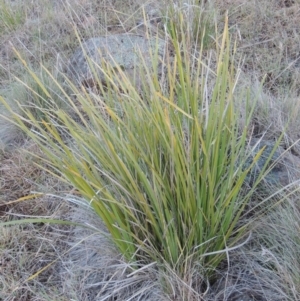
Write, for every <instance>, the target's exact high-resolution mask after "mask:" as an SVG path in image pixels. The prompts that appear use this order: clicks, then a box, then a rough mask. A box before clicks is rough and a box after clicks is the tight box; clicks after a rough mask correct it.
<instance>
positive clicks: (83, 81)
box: [67, 34, 167, 87]
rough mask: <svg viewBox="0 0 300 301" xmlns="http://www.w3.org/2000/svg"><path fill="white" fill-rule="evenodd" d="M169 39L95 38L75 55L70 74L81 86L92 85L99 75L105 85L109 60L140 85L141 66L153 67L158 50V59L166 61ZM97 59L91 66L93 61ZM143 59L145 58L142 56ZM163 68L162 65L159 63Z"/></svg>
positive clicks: (128, 36)
mask: <svg viewBox="0 0 300 301" xmlns="http://www.w3.org/2000/svg"><path fill="white" fill-rule="evenodd" d="M166 47H167V45H166V42H165V40H162V39H158V38H154V37H153V38H146V37H143V36H141V35H132V34H114V35H110V36H102V37H98V38H91V39H89V40H87V41H85V42H83V43H82V45H81V46H80V47H79V48H78V49H77V50H76V51H75V53H74V55H73V56H72V57H71V59H70V61H69V64H68V68H67V74H68V76H69V77H70V79H71V80H72V81H75V82H76V83H77V84H79V85H84V86H88V87H92V86H95V85H96V82H97V80H96V77H97V79H98V80H99V81H100V82H102V83H103V84H105V83H106V81H107V80H106V76H105V74H104V72H103V70H101V69H102V67H103V63H104V62H106V63H108V64H109V65H110V66H111V67H112V68H113V69H115V70H117V66H119V67H120V68H121V70H122V71H123V72H124V73H125V74H126V76H128V77H129V78H131V79H132V80H133V81H134V84H136V85H137V87H139V85H140V84H141V83H140V77H141V73H140V72H141V70H142V69H143V68H141V67H142V66H144V65H145V67H146V68H151V67H152V61H151V56H150V53H151V52H152V53H155V51H156V48H157V51H158V58H159V60H162V58H163V57H164V54H165V52H166ZM87 57H89V58H90V61H91V62H93V68H95V69H94V70H93V68H91V66H90V63H89V60H88V59H87ZM141 58H142V59H141ZM158 67H160V66H158Z"/></svg>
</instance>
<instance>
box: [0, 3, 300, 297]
mask: <svg viewBox="0 0 300 301" xmlns="http://www.w3.org/2000/svg"><path fill="white" fill-rule="evenodd" d="M140 2H141V1H138V0H131V1H130V0H126V1H123V0H100V1H96V0H93V1H85V0H74V1H70V2H69V1H64V0H53V1H46V0H37V1H34V2H33V1H29V0H28V1H27V0H25V1H22V0H16V1H7V0H0V95H2V96H3V97H4V98H5V99H7V100H8V101H9V100H11V102H12V103H13V100H18V101H20V102H21V103H26V102H27V103H30V102H34V101H35V94H34V93H28V90H26V89H24V85H22V84H21V83H20V81H18V80H16V77H17V78H19V79H20V80H21V81H23V82H25V83H26V84H27V85H29V86H30V87H32V89H33V91H34V90H35V89H36V90H37V89H38V87H36V86H35V85H34V83H32V81H31V79H30V77H29V76H28V74H25V72H24V67H23V65H22V62H20V60H18V59H17V55H16V53H15V52H14V48H16V49H17V50H18V51H19V52H20V53H21V55H22V57H23V59H24V60H26V62H27V63H28V64H29V65H30V66H31V67H32V69H33V70H35V72H36V73H37V74H39V75H40V74H41V70H40V63H41V62H42V63H43V64H44V65H45V66H46V67H47V68H49V69H50V71H51V72H52V73H53V76H57V78H59V72H58V71H63V70H64V69H65V62H66V61H67V59H68V58H69V57H70V56H71V54H72V53H73V52H74V50H75V49H76V48H77V47H78V45H79V42H78V37H77V35H79V37H80V39H81V40H85V39H87V38H89V37H95V36H100V35H104V34H111V33H123V32H128V31H130V30H135V26H136V24H137V23H138V22H139V21H140V20H142V19H143V10H142V9H141V5H140ZM173 2H174V1H165V3H160V2H158V3H155V2H154V3H152V4H151V3H150V2H149V3H148V2H147V3H148V4H150V8H156V7H158V8H159V7H160V6H159V5H158V4H160V5H161V8H162V11H163V12H165V9H166V8H168V6H170V5H173ZM194 2H197V1H194ZM198 2H200V5H201V6H202V8H203V12H204V13H203V14H204V15H205V16H209V22H210V23H209V24H208V27H207V29H208V34H207V40H206V41H207V44H206V49H205V51H207V53H209V51H210V48H213V46H212V45H214V40H215V38H216V35H217V34H219V33H220V32H221V29H222V26H223V24H224V17H225V14H226V12H228V18H229V25H230V33H231V34H232V37H233V39H235V40H236V50H237V53H236V61H237V64H238V62H240V66H241V69H240V82H239V83H240V84H239V86H238V87H237V89H242V88H243V87H251V89H250V90H251V93H252V94H253V100H254V99H255V98H257V106H256V109H255V112H254V117H255V118H253V121H252V125H253V127H252V128H251V129H249V132H251V133H252V134H254V135H255V137H258V138H259V137H261V136H262V134H263V133H264V135H265V139H268V140H272V139H276V138H278V137H279V135H280V134H281V133H282V131H284V133H285V135H284V137H283V140H282V143H281V144H282V147H283V148H284V149H288V148H290V149H289V151H290V152H291V153H292V154H293V155H294V156H297V157H299V155H300V144H299V143H298V142H297V140H298V139H299V138H300V131H299V128H300V90H299V87H300V85H299V84H300V63H299V59H300V38H299V37H300V23H299V20H300V2H299V1H297V0H295V1H292V0H291V1H278V0H262V1H255V0H248V1H244V0H236V1H218V0H214V1H198ZM202 2H203V3H202ZM190 5H191V4H190ZM177 6H178V7H181V6H182V9H187V13H186V14H187V15H188V9H192V8H193V6H190V7H189V4H186V5H184V4H182V5H181V6H180V4H178V5H177ZM147 9H149V8H147ZM215 24H217V26H216V30H217V33H216V30H215ZM263 78H265V80H264V83H263V85H262V87H261V85H260V81H261V80H262V79H263ZM57 93H58V94H59V91H58V92H57ZM0 112H1V113H2V114H4V115H6V116H9V115H7V114H8V113H7V112H6V111H5V109H4V107H2V106H1V104H0ZM287 120H289V124H288V126H287V127H285V125H286V121H287ZM241 123H243V120H241ZM28 152H29V153H28ZM33 154H41V150H39V148H38V147H37V146H36V145H34V144H33V143H32V142H31V141H30V140H29V139H28V138H27V137H25V136H24V134H22V133H21V132H20V131H19V130H18V128H17V127H15V126H14V125H12V124H10V123H9V122H8V121H7V120H6V119H1V118H0V219H1V221H3V222H6V221H11V220H19V219H21V218H33V217H51V218H53V219H64V220H71V221H74V222H77V223H88V225H89V226H90V229H85V228H82V227H76V226H74V225H73V226H70V225H56V224H47V223H44V222H42V221H41V222H40V223H37V224H31V223H27V224H21V225H15V226H12V227H0V301H4V300H5V301H12V300H20V301H22V300H24V301H25V300H26V301H27V300H78V301H83V300H120V301H121V300H194V299H192V297H189V295H188V294H186V291H185V290H184V289H182V290H181V291H180V289H179V292H170V293H169V294H168V293H166V292H162V288H161V286H160V284H161V282H162V279H163V276H162V275H157V274H156V271H155V270H152V268H151V267H147V268H145V269H144V270H143V271H140V272H139V274H138V275H133V276H132V277H127V276H126V275H128V274H130V273H132V270H131V269H130V267H129V266H128V265H127V264H126V263H125V262H124V261H123V259H122V257H121V256H120V255H119V254H118V252H117V251H116V250H115V248H114V247H113V245H112V244H111V243H110V242H109V241H108V240H107V239H105V238H104V236H103V235H102V234H101V233H100V232H99V229H101V230H103V231H105V228H104V227H103V225H102V224H101V222H100V221H99V220H98V219H97V218H96V217H95V216H94V214H93V213H92V212H91V210H90V209H89V208H88V207H87V206H85V205H84V204H85V203H84V202H83V200H82V199H81V198H80V197H79V196H78V195H77V193H76V191H75V190H74V189H73V188H72V187H71V186H69V185H68V184H66V183H64V182H62V181H60V180H58V179H56V178H54V177H51V175H49V174H47V173H46V172H45V171H44V170H43V168H42V166H40V165H39V164H41V165H42V163H41V162H40V161H39V160H38V159H37V158H36V157H35V156H34V155H33ZM291 180H293V179H291ZM294 180H295V179H294ZM293 187H295V186H293ZM35 192H38V193H43V194H42V195H40V196H36V197H35V198H33V199H29V200H26V197H28V196H30V195H32V194H34V193H35ZM284 196H285V197H286V202H283V203H282V205H281V206H280V207H278V209H277V210H275V211H272V212H271V213H270V214H269V215H268V216H266V217H264V219H262V220H260V221H259V222H258V223H257V228H256V229H253V237H252V240H251V242H250V243H248V244H247V245H245V246H243V247H242V248H240V249H238V250H236V251H235V252H233V253H232V254H229V257H228V262H229V263H230V264H229V265H228V264H227V263H224V265H223V266H222V267H220V271H218V273H219V277H217V279H216V281H215V282H214V283H213V284H212V286H211V287H209V288H208V290H207V293H206V294H203V300H232V301H234V300H236V301H242V300H244V301H245V300H247V301H250V300H272V301H274V300H300V280H299V279H300V240H299V233H300V206H299V205H298V203H299V198H298V196H297V195H294V196H293V197H288V194H287V192H285V194H284ZM284 196H282V198H284ZM23 197H25V199H24V201H22V202H17V203H14V202H13V201H15V200H17V199H20V198H23ZM48 265H49V266H48ZM46 266H48V267H47V268H46V269H45V270H41V269H42V268H44V267H46ZM38 271H40V273H39V274H38V275H36V277H33V279H30V277H31V276H32V275H34V274H35V273H37V272H38ZM168 277H169V278H168V279H169V280H168V281H170V283H171V282H172V283H173V284H174V283H176V281H178V280H176V277H173V276H172V273H171V272H170V274H168ZM173 278H174V279H175V280H174V279H173ZM185 281H186V283H189V276H187V279H185ZM116 283H122V285H121V287H122V289H120V290H118V286H116ZM114 285H115V286H114ZM171 287H176V286H172V285H171ZM177 287H179V288H180V287H181V288H182V287H185V286H184V285H182V283H180V281H178V283H177ZM111 291H115V293H114V298H115V299H113V297H108V296H109V294H110V293H111ZM105 297H107V299H105ZM131 297H132V299H130V298H131ZM139 298H140V299H139ZM189 298H190V299H189ZM195 300H196V299H195ZM198 300H200V298H198Z"/></svg>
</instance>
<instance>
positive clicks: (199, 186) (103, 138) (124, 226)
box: [2, 25, 262, 276]
mask: <svg viewBox="0 0 300 301" xmlns="http://www.w3.org/2000/svg"><path fill="white" fill-rule="evenodd" d="M176 34H177V32H176V30H175V26H174V25H173V27H171V31H170V36H171V41H172V46H173V47H174V53H175V54H174V57H173V58H171V57H170V56H167V57H166V60H165V64H166V65H165V66H166V80H165V83H164V85H162V83H161V82H160V79H159V77H158V76H157V74H156V72H155V70H154V71H153V70H149V69H145V73H144V78H142V82H143V85H142V90H141V91H139V90H137V89H136V87H134V85H133V84H132V83H131V82H130V81H129V80H128V79H126V77H125V75H124V74H123V73H122V70H121V69H120V70H117V71H118V72H120V73H121V76H116V68H115V69H110V68H109V66H108V68H107V69H106V70H103V71H104V72H105V73H106V74H107V82H108V87H106V88H105V89H104V87H103V86H102V85H101V82H100V81H99V89H100V90H101V91H100V92H101V93H100V94H98V95H95V94H93V93H88V92H87V91H85V90H82V91H81V90H80V89H77V88H76V87H75V86H72V89H73V94H76V95H77V101H78V102H79V104H80V110H79V109H78V108H77V107H76V106H75V105H74V104H73V100H72V99H71V98H70V97H69V96H68V94H67V93H66V92H65V91H64V88H63V87H62V86H61V84H60V83H59V82H58V81H56V80H55V79H54V78H53V82H54V83H55V84H56V85H57V88H59V89H60V90H61V92H62V94H64V96H65V98H66V100H68V101H69V105H72V104H73V109H74V110H75V111H76V112H77V120H76V121H75V120H74V119H73V117H72V116H70V115H69V114H68V111H65V110H62V109H60V108H58V107H56V106H53V107H50V108H49V107H48V106H46V107H45V106H44V103H41V102H39V101H38V102H36V103H35V104H36V108H35V109H36V111H38V112H39V114H38V115H37V114H33V113H32V109H31V108H29V109H28V108H26V107H24V106H20V108H19V109H20V110H21V111H22V113H21V115H19V114H14V113H13V112H12V113H13V114H14V119H15V121H16V122H17V123H18V124H19V126H20V127H21V128H22V129H23V130H24V131H25V132H27V134H28V135H29V136H30V137H31V138H32V139H33V140H34V141H35V142H36V143H38V144H39V145H40V146H41V148H42V149H43V151H44V152H45V154H46V155H47V158H48V159H47V163H48V164H49V165H50V166H52V168H54V170H56V171H57V173H58V175H59V176H61V177H63V178H64V179H66V180H67V181H68V182H69V183H71V184H72V185H74V187H75V188H76V189H77V190H78V191H79V192H80V193H81V194H82V195H83V196H84V197H85V198H86V200H87V201H88V202H89V203H90V204H91V206H92V207H93V209H94V210H95V212H96V213H97V214H98V215H99V217H100V218H101V219H102V220H103V222H104V223H105V225H106V227H107V229H108V230H109V233H110V234H111V237H112V239H113V241H114V243H115V244H116V246H117V247H118V249H119V250H120V252H121V253H122V254H123V255H124V256H125V258H126V259H127V260H128V261H133V262H138V263H140V264H147V263H151V262H156V263H157V264H158V266H159V267H162V268H163V269H164V266H165V267H166V266H167V267H171V268H172V269H173V270H175V271H176V273H178V274H179V275H181V276H184V273H185V270H186V268H187V266H190V265H191V264H196V263H197V265H198V266H200V267H201V269H203V270H202V271H201V272H202V273H203V275H206V276H211V275H212V274H213V271H214V270H215V269H216V268H217V267H218V265H219V263H220V262H221V261H222V260H223V259H224V258H226V252H228V250H229V249H230V248H233V247H234V246H235V245H236V244H237V243H238V242H239V241H240V239H241V238H245V235H246V234H247V231H248V230H247V227H246V225H243V224H241V223H239V224H238V222H239V217H240V216H241V214H242V213H243V211H244V208H245V205H246V204H247V201H248V200H249V198H250V197H251V194H252V192H253V190H254V188H255V186H256V185H257V184H258V182H259V181H260V180H261V179H262V174H261V175H260V176H259V177H258V180H257V181H256V183H255V184H254V186H253V189H251V190H250V192H249V193H248V194H246V195H245V194H244V195H243V197H242V195H241V192H242V188H243V184H244V180H245V178H246V177H247V175H248V173H249V172H250V171H251V168H252V165H253V164H254V163H255V161H256V160H257V159H258V158H259V156H260V153H261V152H259V153H258V154H257V156H256V157H255V158H254V162H253V164H252V165H250V166H249V167H247V168H245V164H244V162H245V147H246V135H247V125H248V124H249V122H250V118H251V114H249V116H247V117H246V124H245V127H244V128H243V129H239V127H238V115H239V114H238V111H237V109H238V107H239V106H238V105H237V104H235V101H234V99H237V97H236V96H235V95H234V94H235V86H236V82H237V77H236V75H235V74H234V66H233V65H232V64H231V63H230V62H231V61H233V58H232V56H231V54H230V53H231V49H232V48H231V42H230V37H229V33H228V28H227V26H225V29H224V33H223V35H222V37H221V39H220V41H218V42H220V45H218V44H217V49H216V50H217V53H218V57H217V65H216V66H215V68H214V66H212V65H210V63H209V62H207V61H204V59H202V49H200V51H197V50H195V51H194V53H192V55H191V53H190V52H189V50H188V49H189V47H187V45H188V44H189V42H190V41H188V37H187V38H185V37H184V36H182V40H181V42H180V43H179V42H178V40H177V36H176ZM172 37H173V39H172ZM156 60H157V58H156V56H155V53H153V62H154V64H153V66H156V65H157V64H156ZM91 63H92V62H91ZM93 67H94V68H100V66H93ZM154 69H155V68H154ZM95 74H96V72H95ZM31 75H33V78H34V80H35V81H36V82H37V84H38V86H39V89H40V91H41V92H42V94H43V95H45V96H44V97H41V98H40V97H39V95H38V94H37V96H38V99H45V98H46V97H47V103H48V102H49V103H53V104H55V99H53V98H52V95H51V94H50V93H49V92H48V88H47V87H46V86H45V85H44V84H43V83H42V82H41V81H40V80H39V78H38V77H36V76H35V75H34V74H33V73H31ZM209 76H213V77H214V86H213V88H212V94H211V96H208V95H207V93H206V88H207V85H206V82H207V80H208V77H209ZM116 81H117V83H116ZM241 97H242V95H241ZM243 97H244V98H245V97H246V94H244V95H243ZM2 101H3V100H2ZM245 101H246V102H247V99H246V100H245ZM4 103H5V101H4ZM8 109H9V107H8ZM78 119H79V121H80V122H78ZM67 137H69V138H70V137H71V140H69V139H67Z"/></svg>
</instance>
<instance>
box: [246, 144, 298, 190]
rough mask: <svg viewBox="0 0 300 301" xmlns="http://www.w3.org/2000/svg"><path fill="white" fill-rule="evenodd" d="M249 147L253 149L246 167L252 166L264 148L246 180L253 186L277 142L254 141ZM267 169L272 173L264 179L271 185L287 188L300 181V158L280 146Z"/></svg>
mask: <svg viewBox="0 0 300 301" xmlns="http://www.w3.org/2000/svg"><path fill="white" fill-rule="evenodd" d="M249 145H250V147H251V155H250V156H249V158H248V160H247V162H246V167H248V166H250V164H251V163H252V161H253V159H254V157H255V156H256V154H257V153H258V152H259V150H261V149H262V148H263V147H264V150H263V152H262V154H261V156H260V158H259V159H258V161H257V162H256V164H255V166H254V168H253V169H252V171H251V173H250V175H249V176H248V177H247V179H246V181H247V182H248V184H250V185H251V184H253V183H254V182H255V181H256V179H257V176H258V174H259V173H260V171H261V170H262V169H263V167H264V165H265V164H266V162H267V160H268V158H269V157H270V155H271V153H272V151H273V149H274V146H275V142H274V141H271V140H263V139H262V140H259V139H252V140H251V141H250V144H249ZM267 169H270V171H269V172H268V174H267V175H266V176H265V177H264V180H265V183H267V184H269V185H276V186H278V185H280V186H286V185H288V184H290V183H292V182H293V181H296V180H298V179H300V158H299V157H298V156H295V155H293V154H292V153H291V152H290V151H286V150H284V148H283V147H281V146H279V147H278V148H277V149H276V151H275V152H274V153H273V155H272V157H271V159H270V160H269V162H268V165H267Z"/></svg>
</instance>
